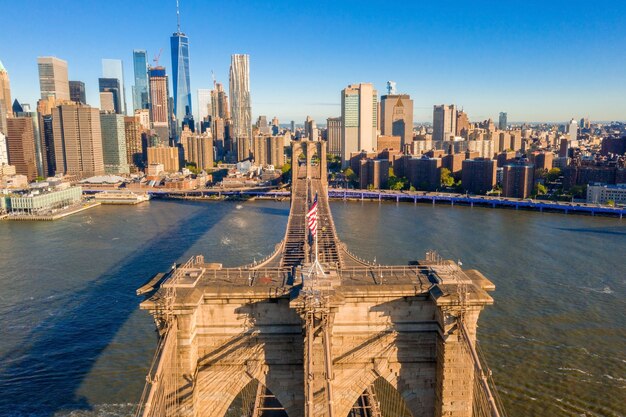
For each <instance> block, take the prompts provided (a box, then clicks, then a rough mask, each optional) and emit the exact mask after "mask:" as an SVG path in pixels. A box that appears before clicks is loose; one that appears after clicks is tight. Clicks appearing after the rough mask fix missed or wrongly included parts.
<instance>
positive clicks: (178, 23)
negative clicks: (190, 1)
mask: <svg viewBox="0 0 626 417" xmlns="http://www.w3.org/2000/svg"><path fill="white" fill-rule="evenodd" d="M176 23H177V28H178V33H180V9H179V8H178V0H176Z"/></svg>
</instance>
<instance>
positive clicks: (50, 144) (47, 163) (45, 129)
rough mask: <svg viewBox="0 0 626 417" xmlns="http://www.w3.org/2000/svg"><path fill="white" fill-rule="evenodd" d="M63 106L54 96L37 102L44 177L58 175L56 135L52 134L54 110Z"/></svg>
mask: <svg viewBox="0 0 626 417" xmlns="http://www.w3.org/2000/svg"><path fill="white" fill-rule="evenodd" d="M59 104H62V101H61V100H57V99H56V98H54V96H48V97H47V98H45V99H40V100H39V101H37V116H38V118H39V149H40V150H41V162H42V171H43V172H42V173H43V176H47V177H52V176H54V174H55V173H56V159H55V156H54V135H53V132H52V109H53V108H55V107H56V106H58V105H59Z"/></svg>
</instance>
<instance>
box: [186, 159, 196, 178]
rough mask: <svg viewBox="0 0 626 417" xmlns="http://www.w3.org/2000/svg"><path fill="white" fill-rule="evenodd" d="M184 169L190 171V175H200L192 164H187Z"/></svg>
mask: <svg viewBox="0 0 626 417" xmlns="http://www.w3.org/2000/svg"><path fill="white" fill-rule="evenodd" d="M185 168H187V169H188V170H189V171H191V173H192V174H196V175H198V174H199V173H200V170H199V169H198V167H197V165H196V164H195V163H194V162H189V163H187V165H185Z"/></svg>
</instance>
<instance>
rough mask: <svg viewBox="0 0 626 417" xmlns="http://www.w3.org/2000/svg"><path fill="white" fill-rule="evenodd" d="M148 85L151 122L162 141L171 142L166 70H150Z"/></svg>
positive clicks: (161, 68) (162, 68)
mask: <svg viewBox="0 0 626 417" xmlns="http://www.w3.org/2000/svg"><path fill="white" fill-rule="evenodd" d="M148 84H149V89H150V122H151V124H152V128H153V129H155V130H156V131H157V134H158V135H159V137H160V138H161V140H163V141H165V142H167V141H168V140H169V111H168V97H169V88H168V85H167V74H166V73H165V68H164V67H154V68H150V69H149V70H148Z"/></svg>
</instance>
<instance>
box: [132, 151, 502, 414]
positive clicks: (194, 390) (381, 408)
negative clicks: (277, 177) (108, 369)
mask: <svg viewBox="0 0 626 417" xmlns="http://www.w3.org/2000/svg"><path fill="white" fill-rule="evenodd" d="M292 151H293V153H292V155H294V161H295V160H296V159H298V160H299V163H298V164H297V165H296V164H294V168H293V171H292V176H293V178H292V198H291V212H290V216H289V219H288V222H287V228H286V232H285V237H284V239H283V240H282V241H281V242H280V243H279V244H277V245H276V247H275V250H274V251H273V253H272V254H270V255H269V256H268V257H267V258H266V259H264V260H262V261H260V262H255V263H253V264H250V265H245V266H242V267H238V268H225V267H223V266H222V265H221V264H220V263H211V262H207V261H205V259H204V257H203V256H196V257H193V258H192V259H190V260H189V261H188V262H187V263H185V264H184V265H181V266H178V267H176V268H174V269H172V270H171V271H169V272H167V273H164V274H159V275H157V276H156V277H155V278H153V279H152V280H151V281H150V282H148V283H147V284H146V285H144V286H143V287H142V288H140V289H139V290H138V293H139V294H143V295H144V296H145V297H146V299H145V300H144V301H143V302H142V303H141V308H142V309H145V310H148V311H150V312H151V313H152V315H153V316H154V319H155V322H156V324H157V328H158V330H159V332H160V336H161V337H160V341H159V345H158V348H157V353H156V355H155V360H154V363H153V366H152V368H151V370H150V373H149V375H148V378H147V381H148V382H147V384H146V388H145V390H144V395H143V396H142V400H141V404H140V407H139V408H138V410H137V416H145V417H149V416H194V417H196V416H197V417H200V416H215V417H222V416H227V417H230V416H232V417H235V416H236V417H241V416H245V417H279V416H280V417H285V416H290V417H300V416H306V417H420V416H424V417H425V416H429V417H432V416H437V417H443V416H446V417H473V416H490V417H499V416H503V415H504V414H503V412H502V408H501V406H500V403H499V400H498V397H497V393H496V391H495V387H494V385H493V381H492V380H491V377H490V373H489V372H488V371H487V370H486V369H485V368H483V366H482V364H481V360H480V357H479V353H478V350H477V344H476V328H477V321H478V316H479V313H480V312H481V311H482V309H483V308H484V307H485V306H487V305H490V304H492V303H493V299H492V298H491V297H490V296H489V294H488V293H487V292H488V291H491V290H494V289H495V287H494V285H493V284H492V283H491V282H490V281H489V280H488V279H486V278H485V277H484V276H483V275H482V274H481V273H480V272H478V271H476V270H463V269H462V268H461V267H460V266H459V265H458V264H457V262H455V261H451V260H443V259H441V258H440V257H439V256H438V255H437V254H436V253H435V252H433V251H430V252H428V253H427V254H426V256H425V259H424V260H421V261H419V262H417V263H416V264H415V265H396V266H387V265H379V264H375V263H371V262H367V261H364V260H362V259H359V258H358V257H357V256H355V255H354V254H352V253H351V252H349V250H348V248H347V247H346V245H345V244H344V243H342V242H341V241H340V240H339V238H338V236H337V232H336V229H335V226H334V223H333V219H332V215H331V212H330V208H329V205H328V191H327V182H326V181H327V180H326V178H327V174H326V164H325V161H326V155H325V153H326V149H325V144H324V143H323V142H293V144H292ZM298 155H299V157H297V156H298ZM316 194H317V196H318V219H319V220H318V223H319V226H318V233H319V235H318V245H317V248H318V253H317V258H318V259H319V261H320V263H321V266H322V268H321V269H320V268H316V267H314V265H313V261H314V259H315V258H316V253H315V247H316V246H315V245H313V244H312V243H313V242H312V241H311V238H310V235H309V233H308V230H307V222H306V213H307V211H308V208H309V206H310V204H311V201H312V199H313V197H314V196H315V195H316Z"/></svg>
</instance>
